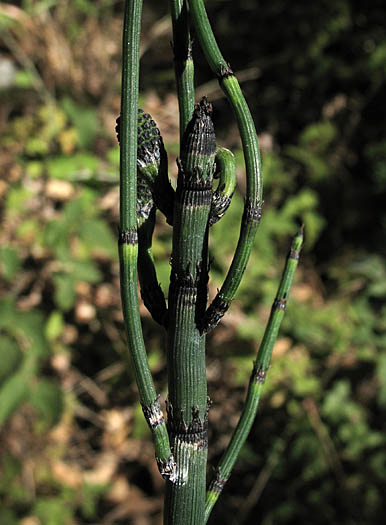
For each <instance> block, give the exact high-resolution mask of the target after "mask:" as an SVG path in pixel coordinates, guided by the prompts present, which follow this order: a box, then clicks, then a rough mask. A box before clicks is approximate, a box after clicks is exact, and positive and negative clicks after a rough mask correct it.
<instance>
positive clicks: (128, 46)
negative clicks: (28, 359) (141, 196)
mask: <svg viewBox="0 0 386 525" xmlns="http://www.w3.org/2000/svg"><path fill="white" fill-rule="evenodd" d="M141 13H142V0H127V1H126V6H125V17H124V28H123V59H122V61H123V64H122V104H121V124H120V145H121V151H120V155H121V158H120V233H119V260H120V278H121V297H122V309H123V317H124V322H125V329H126V336H127V342H128V346H129V350H130V353H131V357H132V362H133V366H134V372H135V378H136V381H137V385H138V390H139V396H140V401H141V404H142V408H143V411H144V414H145V417H146V420H147V422H148V424H149V426H150V429H151V431H152V433H153V438H154V443H155V449H156V458H157V462H158V465H159V468H160V471H161V474H162V475H163V476H164V477H166V478H170V477H171V478H173V477H174V474H175V465H174V459H173V456H172V454H171V450H170V444H169V437H168V433H167V429H166V425H165V420H164V417H163V414H162V411H161V408H160V405H159V401H158V397H157V394H156V391H155V388H154V384H153V380H152V377H151V373H150V369H149V365H148V362H147V356H146V349H145V344H144V340H143V334H142V327H141V320H140V316H139V304H138V294H137V259H138V234H137V216H136V203H137V118H138V76H139V40H140V31H141Z"/></svg>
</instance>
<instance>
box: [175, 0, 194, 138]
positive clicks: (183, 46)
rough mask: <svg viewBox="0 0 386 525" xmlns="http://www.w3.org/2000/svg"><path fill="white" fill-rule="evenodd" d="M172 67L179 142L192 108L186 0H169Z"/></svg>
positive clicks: (192, 67)
mask: <svg viewBox="0 0 386 525" xmlns="http://www.w3.org/2000/svg"><path fill="white" fill-rule="evenodd" d="M170 11H171V16H172V24H173V52H174V69H175V77H176V84H177V95H178V105H179V115H180V144H182V138H183V136H184V133H185V130H186V127H187V125H188V123H189V122H190V120H191V118H192V115H193V110H194V64H193V57H192V42H191V38H190V29H189V16H188V6H187V0H170Z"/></svg>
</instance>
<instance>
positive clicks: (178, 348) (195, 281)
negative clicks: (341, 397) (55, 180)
mask: <svg viewBox="0 0 386 525" xmlns="http://www.w3.org/2000/svg"><path fill="white" fill-rule="evenodd" d="M215 153H216V141H215V136H214V130H213V123H212V120H211V118H210V106H209V105H208V104H207V102H206V100H203V101H202V102H201V103H200V104H199V105H198V106H197V108H196V110H195V112H194V115H193V119H192V120H191V122H190V124H189V125H188V128H187V133H186V134H185V137H184V141H183V144H182V155H181V162H180V166H179V174H178V182H177V191H176V196H175V207H174V227H173V253H172V270H171V281H170V289H169V333H168V377H169V408H168V416H169V418H168V427H169V431H170V438H171V443H172V448H173V452H174V455H175V460H176V464H177V481H176V483H171V482H168V483H167V486H166V497H165V521H164V523H165V524H167V525H187V524H189V525H202V523H203V522H204V507H205V486H206V458H207V414H206V412H207V394H206V374H205V336H204V335H201V333H200V331H199V328H198V320H199V319H200V318H201V317H202V315H203V314H204V312H205V308H206V302H207V281H208V263H207V258H208V219H209V212H210V206H211V201H212V179H213V172H214V158H215Z"/></svg>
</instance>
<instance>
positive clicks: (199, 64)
mask: <svg viewBox="0 0 386 525" xmlns="http://www.w3.org/2000/svg"><path fill="white" fill-rule="evenodd" d="M206 4H207V7H208V11H209V16H210V18H211V21H212V22H213V26H214V30H215V33H216V36H217V37H218V41H219V42H220V43H221V49H222V51H223V54H224V56H225V58H226V59H227V60H229V62H230V63H231V64H232V66H233V68H234V69H235V71H236V74H237V76H238V78H239V80H240V81H241V84H242V87H243V90H244V92H245V94H246V98H247V100H248V102H249V104H250V106H251V109H252V113H253V115H254V117H255V120H256V124H257V129H258V130H259V134H260V137H259V138H260V145H261V148H262V154H263V174H264V191H265V193H264V200H265V205H264V210H263V219H262V222H261V226H260V229H259V232H258V235H257V241H256V243H255V247H254V250H253V255H252V260H251V263H250V264H249V267H248V269H247V272H246V275H245V279H244V280H243V283H242V287H241V289H240V292H239V293H238V296H237V300H236V301H235V303H234V304H233V305H232V307H231V310H230V312H229V313H228V314H227V315H226V316H225V318H224V320H223V321H222V323H221V325H220V326H219V327H218V328H217V329H216V330H215V331H214V333H213V335H212V336H211V337H210V338H209V341H208V357H207V367H208V369H207V373H208V380H209V394H210V397H211V398H212V400H213V402H214V404H213V407H212V409H211V411H210V415H209V423H210V435H209V457H210V461H211V462H212V463H213V464H216V462H217V460H218V458H219V456H220V455H221V453H222V451H223V449H224V447H225V445H226V444H227V442H228V439H229V437H230V434H231V431H232V429H233V428H234V426H235V423H236V422H237V418H238V415H239V413H240V409H241V406H242V402H243V399H244V396H245V390H246V386H247V381H248V377H249V374H250V370H251V366H252V360H253V359H254V356H255V354H256V349H257V347H258V344H259V341H260V338H261V336H262V331H263V327H264V324H265V321H266V320H267V317H268V315H269V309H270V305H271V303H272V300H273V298H274V294H275V290H276V286H277V283H278V280H279V277H280V271H281V269H282V266H283V262H284V258H285V255H286V251H287V247H288V245H289V239H290V235H292V234H293V233H295V231H296V229H297V225H298V223H299V221H304V222H305V225H306V234H307V238H306V244H305V249H304V253H303V256H302V261H301V265H300V267H299V270H298V274H297V278H296V282H295V285H294V287H293V291H292V292H291V300H290V303H289V307H288V310H287V314H286V317H285V320H284V323H283V327H282V330H281V334H280V338H279V341H278V342H277V344H276V346H275V349H274V355H273V363H272V367H271V370H270V373H269V375H268V380H267V385H266V389H265V390H266V392H265V395H264V398H263V400H262V404H261V408H260V410H259V415H258V418H257V421H256V423H255V426H254V428H253V430H252V432H251V435H250V437H249V439H248V445H247V446H246V447H245V448H244V450H243V453H242V457H241V458H240V460H239V461H238V463H237V466H236V469H235V470H234V473H233V474H232V477H231V479H230V481H229V483H228V484H227V486H226V489H225V490H224V496H223V497H222V499H221V500H220V501H219V503H218V505H217V507H216V509H215V510H214V512H213V516H212V518H211V523H221V524H225V525H228V524H229V525H241V524H248V523H254V524H256V523H258V524H264V525H268V524H275V525H277V524H290V523H308V524H325V523H334V524H338V523H339V524H350V525H352V524H364V523H366V524H367V523H368V524H370V523H381V522H382V521H380V520H381V517H382V515H383V516H384V513H385V510H386V504H385V497H384V493H385V492H384V491H385V486H386V434H385V421H386V418H385V408H386V353H385V347H386V332H385V328H386V303H385V297H386V264H385V246H386V242H385V241H386V239H385V234H384V232H385V226H386V211H385V210H386V207H385V193H386V192H385V190H386V139H385V134H384V122H385V120H386V105H385V103H384V89H385V75H386V65H385V64H386V33H385V27H386V10H385V6H384V2H383V1H381V0H370V1H369V2H366V3H363V2H358V1H355V0H351V1H350V0H337V1H336V2H329V1H327V0H319V1H318V2H313V3H308V2H302V1H300V0H295V1H294V2H290V3H289V2H285V1H284V0H270V1H269V2H268V1H258V2H256V0H240V1H239V2H231V1H229V0H208V1H207V2H206ZM122 16H123V2H121V1H119V2H118V1H114V0H96V1H94V2H91V1H90V0H74V1H73V2H69V1H68V0H24V1H21V2H12V3H10V2H3V3H0V99H1V104H0V131H1V144H2V148H1V152H0V172H1V176H0V195H1V203H0V210H1V215H2V221H1V223H2V228H1V231H0V239H1V248H0V275H1V283H0V294H1V297H0V427H1V430H0V472H1V474H0V495H1V498H0V500H1V503H0V523H2V524H6V525H13V524H22V525H62V524H63V525H71V524H86V523H90V524H91V523H93V524H95V523H98V524H99V523H101V524H112V523H117V524H118V523H125V524H128V523H129V524H134V525H147V524H149V525H150V524H159V523H161V522H162V517H161V516H162V494H163V490H164V484H163V481H162V479H161V478H160V476H159V474H158V471H157V468H156V466H155V461H154V457H153V446H152V443H151V437H150V433H149V431H148V430H147V427H146V424H145V421H144V419H143V416H142V412H141V409H140V408H139V407H138V404H137V400H138V395H137V390H136V386H135V382H134V378H133V375H132V372H131V370H130V369H129V368H127V367H126V366H125V364H124V363H125V355H126V346H125V338H124V327H123V322H122V314H121V307H120V298H119V288H118V287H119V277H118V256H117V248H116V231H117V224H118V160H119V152H118V145H117V142H116V138H115V134H114V126H115V119H116V117H117V115H118V113H119V107H120V55H121V49H120V48H121V30H122ZM170 40H171V24H170V20H169V18H168V2H166V1H165V2H159V1H155V0H153V1H149V2H145V6H144V19H143V37H142V59H141V79H140V80H141V106H142V107H143V108H144V109H145V110H146V111H148V112H149V113H151V115H152V117H153V118H154V120H155V121H156V122H157V124H158V126H159V127H160V130H161V133H162V135H163V137H164V142H165V144H166V147H167V150H168V153H169V162H170V172H171V174H172V175H175V173H176V167H175V159H176V154H177V151H178V114H177V98H176V94H175V85H174V71H173V62H172V51H171V47H170V43H169V42H170ZM194 57H195V60H196V86H197V97H199V96H201V95H203V94H206V95H207V96H208V98H209V99H210V100H211V101H212V102H213V103H214V121H215V126H216V132H217V137H218V143H220V144H221V145H223V146H226V147H228V148H230V149H232V150H233V151H234V152H235V154H236V157H237V159H238V161H239V164H238V166H239V168H238V171H239V173H238V175H239V180H240V183H239V187H238V193H237V195H235V198H234V200H233V203H232V205H231V208H230V210H229V212H228V214H227V215H226V216H225V218H224V219H223V220H222V221H221V222H220V223H218V225H216V226H214V227H213V230H212V232H213V233H212V235H211V241H210V242H211V258H212V280H211V282H210V294H211V296H213V294H214V293H215V291H216V287H217V286H218V285H219V284H220V282H221V279H222V277H223V275H224V273H225V272H226V270H227V267H228V265H229V262H230V259H231V256H232V253H233V251H234V246H235V243H236V241H237V235H238V230H239V221H240V215H241V211H242V204H243V192H244V186H243V185H244V178H243V172H242V170H243V167H242V162H241V158H242V155H241V151H240V143H239V139H238V136H237V132H236V125H235V122H234V120H233V117H232V115H231V114H230V111H229V108H228V105H227V103H226V101H225V100H224V98H223V97H222V93H221V91H220V90H219V88H218V85H217V81H215V80H213V78H212V76H211V74H210V71H209V68H208V67H207V66H206V64H205V62H204V60H203V57H202V56H201V55H200V54H199V52H198V49H196V48H195V49H194ZM156 231H157V235H156V240H155V242H154V245H153V251H154V254H155V258H156V261H157V267H158V271H159V277H160V280H161V285H162V287H163V289H164V290H167V285H168V280H169V273H170V266H169V255H170V248H171V238H170V235H171V230H170V228H169V227H168V226H167V224H166V223H165V222H163V221H162V219H161V218H159V222H158V223H157V227H156ZM142 314H143V327H144V333H145V338H146V341H147V347H148V352H149V360H150V364H151V369H152V372H153V374H154V377H155V380H156V384H157V389H158V391H160V392H161V393H162V396H161V397H162V400H164V398H165V396H166V371H165V354H164V334H163V333H162V331H161V330H160V329H159V328H158V326H156V325H155V323H154V322H153V321H152V319H151V318H150V315H149V314H148V313H147V311H146V310H145V308H143V309H142ZM236 510H237V512H236Z"/></svg>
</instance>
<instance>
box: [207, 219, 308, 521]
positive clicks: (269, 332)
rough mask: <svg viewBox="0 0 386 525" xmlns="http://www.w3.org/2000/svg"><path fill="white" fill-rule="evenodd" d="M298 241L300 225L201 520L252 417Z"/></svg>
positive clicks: (300, 239)
mask: <svg viewBox="0 0 386 525" xmlns="http://www.w3.org/2000/svg"><path fill="white" fill-rule="evenodd" d="M302 244H303V226H302V227H301V228H300V230H299V231H298V233H297V234H296V235H295V237H294V239H293V242H292V245H291V250H290V252H289V254H288V257H287V262H286V265H285V268H284V271H283V275H282V278H281V281H280V284H279V288H278V291H277V294H276V298H275V300H274V302H273V305H272V310H271V315H270V317H269V320H268V324H267V327H266V330H265V332H264V336H263V340H262V342H261V345H260V348H259V351H258V354H257V359H256V361H255V364H254V367H253V370H252V375H251V378H250V382H249V388H248V393H247V399H246V403H245V407H244V410H243V412H242V414H241V416H240V420H239V422H238V424H237V427H236V429H235V431H234V433H233V436H232V438H231V441H230V443H229V445H228V448H227V449H226V451H225V452H224V455H223V456H222V458H221V460H220V462H219V464H218V466H217V469H216V475H215V477H214V479H213V480H212V481H211V483H210V485H209V489H208V492H207V497H206V505H205V523H206V521H207V520H208V518H209V515H210V513H211V511H212V508H213V506H214V505H215V503H216V501H217V500H218V498H219V496H220V494H221V491H222V489H223V487H224V485H225V483H226V482H227V480H228V478H229V476H230V473H231V471H232V469H233V466H234V464H235V462H236V460H237V457H238V455H239V453H240V451H241V449H242V447H243V445H244V443H245V441H246V439H247V437H248V434H249V431H250V429H251V427H252V424H253V421H254V419H255V417H256V412H257V408H258V405H259V400H260V395H261V392H262V390H263V387H264V382H265V378H266V375H267V371H268V368H269V363H270V360H271V355H272V350H273V346H274V344H275V341H276V339H277V335H278V332H279V328H280V324H281V322H282V319H283V317H284V312H285V308H286V304H287V299H288V296H289V291H290V288H291V284H292V280H293V277H294V273H295V270H296V267H297V264H298V260H299V255H300V250H301V247H302Z"/></svg>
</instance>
